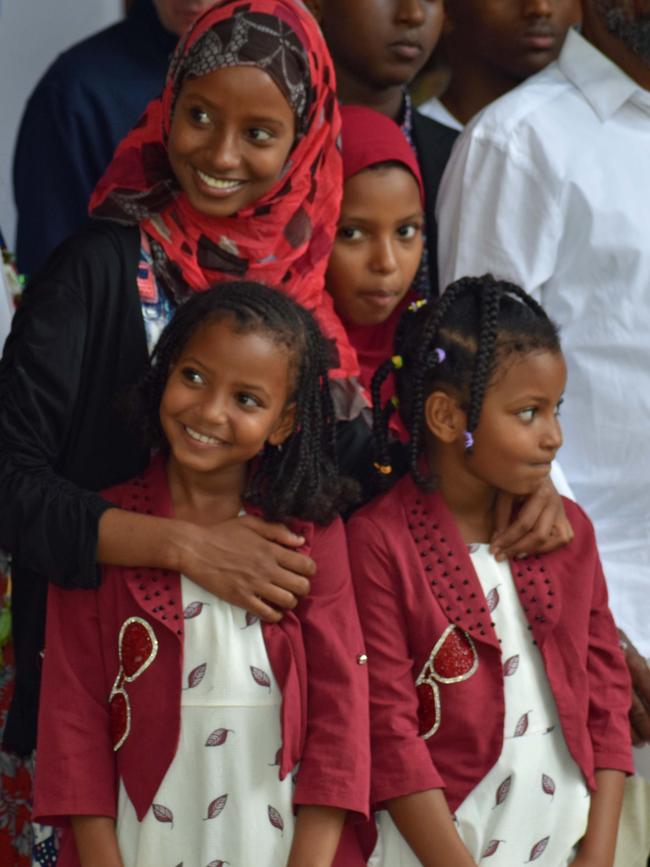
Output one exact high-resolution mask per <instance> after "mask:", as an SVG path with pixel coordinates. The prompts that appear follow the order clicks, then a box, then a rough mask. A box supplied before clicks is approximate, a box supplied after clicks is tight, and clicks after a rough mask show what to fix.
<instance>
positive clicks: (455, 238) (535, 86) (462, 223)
mask: <svg viewBox="0 0 650 867" xmlns="http://www.w3.org/2000/svg"><path fill="white" fill-rule="evenodd" d="M438 221H439V254H438V258H439V263H440V269H441V276H440V280H441V282H440V285H441V286H445V285H447V284H448V283H449V282H451V281H452V280H454V279H456V278H458V277H461V276H464V275H479V274H483V273H485V272H487V271H489V272H492V273H493V274H494V275H495V276H497V277H502V278H507V279H509V280H512V281H514V282H516V283H519V284H520V285H522V286H523V287H524V288H525V289H527V290H528V291H529V292H531V293H532V294H533V295H534V296H536V297H537V298H538V299H540V300H541V301H542V303H543V304H544V306H545V308H546V310H547V311H548V313H549V315H550V316H551V317H552V318H553V319H554V320H555V321H556V322H557V323H558V324H559V325H560V328H561V339H562V345H563V348H564V353H565V356H566V359H567V363H568V368H569V380H568V385H567V391H566V396H565V397H566V400H565V403H564V406H563V407H562V424H563V429H564V438H565V443H564V446H563V449H562V452H561V455H560V457H561V460H562V467H563V469H564V471H565V473H566V475H567V477H568V479H569V482H570V484H571V487H572V489H573V491H574V492H575V495H576V498H577V500H578V502H580V503H581V504H582V505H583V506H584V507H585V508H586V510H587V511H588V512H589V514H590V516H591V518H592V520H593V521H594V523H595V525H596V531H597V535H598V540H599V548H600V552H601V556H602V559H603V563H604V566H605V572H606V575H607V578H608V583H609V589H610V602H611V607H612V610H613V612H614V616H615V617H616V619H617V622H618V625H619V626H620V627H622V628H623V629H625V631H626V632H627V633H628V635H629V636H630V638H631V639H632V640H633V641H634V642H635V643H636V645H637V646H638V648H639V650H640V651H641V653H643V654H644V655H645V656H646V657H648V656H650V92H648V91H646V90H643V89H641V88H640V87H639V86H638V85H637V84H636V83H635V82H634V81H633V80H632V79H630V78H629V77H628V76H626V75H625V74H624V73H623V72H622V71H621V69H620V68H619V67H617V66H616V65H614V64H613V63H612V62H611V61H610V60H608V59H607V58H606V57H605V56H604V55H603V54H601V53H600V52H599V51H598V50H596V49H595V48H594V47H593V46H592V45H591V44H590V43H589V42H587V41H586V40H585V39H584V38H583V37H582V36H580V35H579V34H577V33H575V32H573V31H569V33H568V35H567V39H566V43H565V45H564V48H563V50H562V53H561V55H560V57H559V59H558V61H557V62H556V63H554V64H552V65H551V66H549V67H547V68H546V69H545V70H544V71H543V72H541V73H539V74H538V75H536V76H534V77H533V78H530V79H529V80H528V81H527V82H525V83H524V84H522V85H521V86H520V87H518V88H516V89H515V90H513V91H511V92H510V93H508V94H506V95H505V96H504V97H502V98H501V99H499V100H497V101H496V102H494V103H492V104H491V105H490V106H488V107H487V108H486V109H485V110H484V111H483V112H482V113H481V114H480V115H479V116H478V117H477V118H475V119H474V120H473V121H472V123H471V124H470V125H469V126H468V127H467V128H466V130H465V132H464V134H463V135H462V136H461V137H460V139H459V141H458V143H457V144H456V148H455V150H454V153H453V155H452V158H451V161H450V163H449V166H448V168H447V171H446V174H445V176H444V178H443V182H442V186H441V189H440V194H439V198H438Z"/></svg>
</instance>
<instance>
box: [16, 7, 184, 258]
mask: <svg viewBox="0 0 650 867" xmlns="http://www.w3.org/2000/svg"><path fill="white" fill-rule="evenodd" d="M175 45H176V36H174V34H172V33H168V32H167V31H166V30H164V29H163V27H162V26H161V24H160V21H159V20H158V16H157V14H156V11H155V9H154V6H153V3H152V2H151V0H135V2H134V3H133V5H132V6H131V9H130V10H129V13H128V16H127V17H126V19H125V20H124V21H120V22H119V23H118V24H115V25H113V26H112V27H109V28H107V29H106V30H102V31H100V32H99V33H96V34H95V35H93V36H91V37H90V38H88V39H86V40H84V41H83V42H79V43H78V44H77V45H73V46H72V48H70V49H68V50H67V51H65V52H64V53H63V54H61V55H60V56H59V57H58V58H57V59H56V60H55V61H54V63H53V64H52V66H50V68H49V69H48V70H47V72H46V73H45V74H44V76H43V77H42V78H41V80H40V82H39V83H38V84H37V86H36V89H35V90H34V92H33V93H32V95H31V97H30V99H29V101H28V103H27V107H26V109H25V114H24V115H23V119H22V122H21V126H20V130H19V133H18V140H17V144H16V152H15V155H14V194H15V198H16V207H17V209H18V234H17V239H16V255H17V259H18V267H19V268H20V270H21V271H23V272H24V273H26V274H32V273H33V272H34V271H35V270H36V269H37V268H38V267H39V266H40V265H42V264H43V262H44V261H45V260H46V259H47V257H48V256H49V255H50V253H51V252H52V250H53V249H54V248H55V247H56V246H58V244H59V243H60V242H61V241H63V240H64V239H65V238H67V237H68V235H71V234H72V233H73V232H76V231H77V230H78V229H79V228H80V227H81V226H82V225H83V224H84V223H85V221H86V219H87V208H88V200H89V198H90V194H91V193H92V191H93V189H94V187H95V184H96V183H97V181H98V180H99V178H100V176H101V175H102V173H103V172H104V169H105V168H106V166H107V165H108V163H109V162H110V159H111V157H112V155H113V151H114V150H115V146H116V145H117V143H118V142H119V141H120V140H121V139H122V138H123V137H124V136H125V135H126V133H127V132H128V131H129V130H130V129H131V127H132V126H134V124H135V123H136V121H137V120H138V118H139V117H140V115H141V114H142V112H143V111H144V109H145V107H146V105H147V103H148V102H149V100H151V99H153V98H154V97H155V96H157V95H158V94H159V93H160V91H161V90H162V85H163V82H164V79H165V74H166V72H167V66H168V63H169V58H170V55H171V52H172V51H173V50H174V47H175Z"/></svg>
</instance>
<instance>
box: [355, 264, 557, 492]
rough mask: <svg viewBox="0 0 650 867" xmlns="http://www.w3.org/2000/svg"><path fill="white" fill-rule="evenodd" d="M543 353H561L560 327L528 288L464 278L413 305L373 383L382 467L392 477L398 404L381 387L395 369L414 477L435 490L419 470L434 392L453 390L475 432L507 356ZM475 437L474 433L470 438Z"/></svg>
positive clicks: (488, 277) (486, 278) (487, 278)
mask: <svg viewBox="0 0 650 867" xmlns="http://www.w3.org/2000/svg"><path fill="white" fill-rule="evenodd" d="M536 350H547V351H549V352H559V351H560V342H559V337H558V331H557V328H556V326H555V325H554V324H553V322H552V321H551V320H550V319H549V318H548V316H547V315H546V313H545V311H544V309H543V308H542V307H541V305H540V304H538V303H537V302H536V301H535V300H534V299H533V298H531V296H530V295H528V294H527V293H526V292H524V290H523V289H521V288H520V287H519V286H516V285H514V284H513V283H508V282H506V281H504V280H495V278H494V277H492V276H491V275H490V274H486V275H484V276H483V277H464V278H462V279H460V280H457V281H456V282H455V283H452V284H451V285H450V286H449V287H448V288H447V290H446V291H445V293H444V294H443V295H442V296H441V297H440V298H439V299H438V300H437V301H435V302H434V303H430V304H425V303H423V302H416V303H415V304H413V305H411V306H410V307H409V308H408V309H407V310H406V311H405V312H404V314H403V316H402V319H401V320H400V323H399V326H398V328H397V330H396V333H395V343H394V351H395V355H394V356H393V358H392V359H390V360H388V361H387V362H385V363H384V364H383V365H381V367H379V368H378V370H377V372H376V373H375V376H374V378H373V381H372V399H373V416H374V418H373V422H374V424H373V438H374V441H375V449H376V455H377V463H376V467H377V468H378V469H379V470H380V472H382V473H384V474H385V475H390V448H389V446H390V443H389V435H388V423H389V420H390V416H391V414H392V410H393V404H392V403H390V402H389V403H388V404H386V405H385V406H382V405H381V387H382V384H383V382H384V381H385V380H386V378H387V377H388V376H389V374H390V373H394V376H395V381H396V386H397V398H398V405H399V411H400V416H401V419H402V421H403V422H404V425H405V426H406V429H407V430H408V432H409V435H410V436H409V468H410V471H411V474H412V476H413V478H414V479H415V481H416V482H417V483H418V484H419V485H421V486H423V487H431V485H432V479H431V478H429V477H425V476H424V475H423V474H422V473H421V471H420V469H419V463H420V455H421V452H422V449H423V446H424V437H425V422H424V407H425V403H426V400H427V397H428V396H429V395H430V394H431V392H432V391H434V390H435V389H437V388H442V389H446V390H448V391H451V393H453V394H454V395H455V396H456V397H457V398H458V400H459V401H460V404H461V406H462V408H463V409H464V411H465V413H466V415H467V433H468V434H469V435H472V434H473V433H474V431H475V430H476V428H477V427H478V424H479V419H480V416H481V408H482V406H483V398H484V397H485V392H486V389H487V388H488V386H489V384H490V382H491V381H492V380H493V378H494V375H495V373H496V372H497V370H498V368H499V367H500V366H501V365H502V364H503V362H504V360H505V359H506V358H507V357H508V356H510V355H513V354H519V355H525V354H527V353H528V352H533V351H536ZM472 442H473V438H472V437H471V436H469V437H468V443H469V444H471V443H472ZM469 448H471V445H469Z"/></svg>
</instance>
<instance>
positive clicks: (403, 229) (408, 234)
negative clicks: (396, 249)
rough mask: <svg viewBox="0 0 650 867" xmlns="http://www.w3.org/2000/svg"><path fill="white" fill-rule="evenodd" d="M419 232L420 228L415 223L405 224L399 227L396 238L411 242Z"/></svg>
mask: <svg viewBox="0 0 650 867" xmlns="http://www.w3.org/2000/svg"><path fill="white" fill-rule="evenodd" d="M419 231H420V226H419V225H418V224H417V223H407V224H406V225H404V226H400V227H399V229H398V230H397V236H398V237H399V238H400V239H401V240H402V241H411V240H413V238H415V237H416V236H417V234H418V232H419Z"/></svg>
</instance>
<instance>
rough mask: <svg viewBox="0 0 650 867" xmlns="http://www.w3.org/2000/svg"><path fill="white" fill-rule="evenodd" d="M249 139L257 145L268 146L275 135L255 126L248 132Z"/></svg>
mask: <svg viewBox="0 0 650 867" xmlns="http://www.w3.org/2000/svg"><path fill="white" fill-rule="evenodd" d="M248 137H249V138H250V139H252V141H254V142H256V143H257V144H266V142H268V141H271V139H272V138H273V135H272V134H271V133H270V132H269V131H268V130H267V129H260V128H259V127H257V126H255V127H253V128H252V129H249V130H248Z"/></svg>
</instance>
